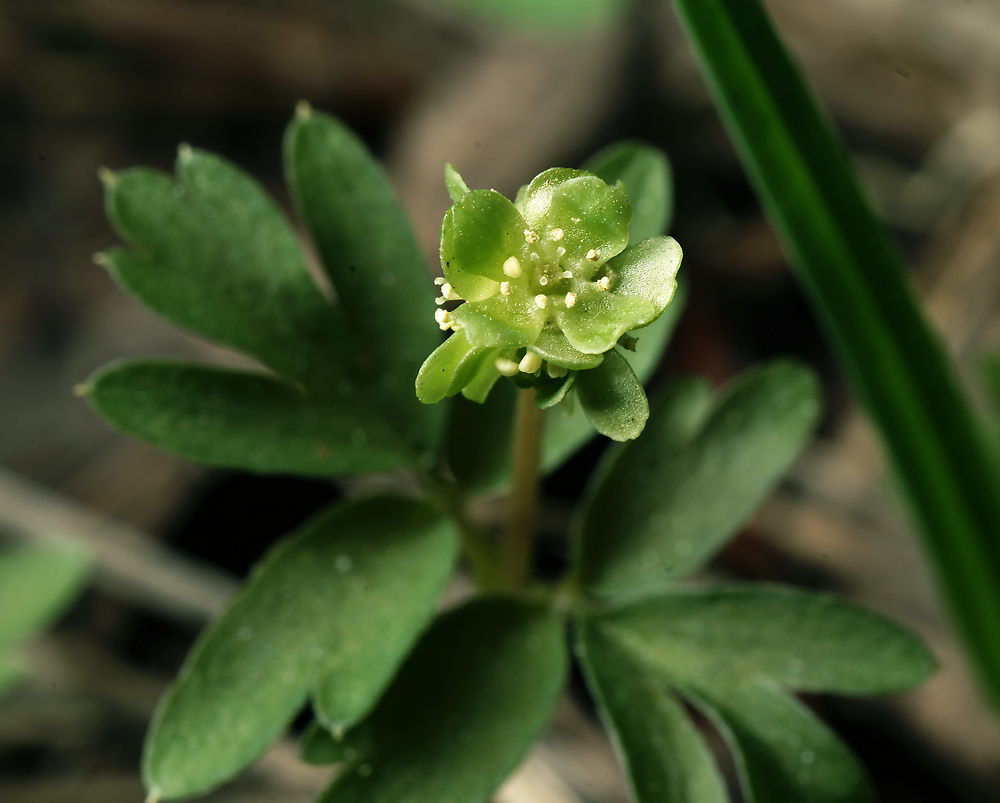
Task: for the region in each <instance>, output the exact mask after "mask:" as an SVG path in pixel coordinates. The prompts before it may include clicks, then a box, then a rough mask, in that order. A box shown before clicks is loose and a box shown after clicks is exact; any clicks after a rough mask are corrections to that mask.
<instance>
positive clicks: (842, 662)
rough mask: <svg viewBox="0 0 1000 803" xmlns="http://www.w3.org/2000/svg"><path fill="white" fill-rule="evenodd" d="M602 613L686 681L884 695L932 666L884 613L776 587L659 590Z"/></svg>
mask: <svg viewBox="0 0 1000 803" xmlns="http://www.w3.org/2000/svg"><path fill="white" fill-rule="evenodd" d="M602 621H603V622H605V623H610V624H612V625H613V626H614V627H615V629H616V630H617V631H618V632H619V633H626V634H627V639H628V641H629V643H631V644H634V645H641V644H645V645H646V646H645V647H644V648H643V654H644V656H645V660H646V661H647V662H648V663H650V664H655V665H658V666H660V667H662V671H663V672H665V673H667V674H669V675H670V676H671V677H673V678H675V679H677V680H678V681H679V682H683V683H686V684H696V683H697V682H698V679H699V678H704V677H709V676H710V677H712V678H728V679H731V680H733V681H735V680H740V679H755V678H758V679H764V680H767V681H768V682H771V683H775V684H778V685H781V686H785V687H787V688H791V689H795V690H797V691H810V692H813V691H815V692H836V693H839V694H885V693H888V692H898V691H904V690H906V689H910V688H912V687H914V686H916V685H917V684H918V683H920V682H922V681H923V680H926V678H927V677H928V676H929V675H930V673H931V672H932V670H933V669H934V659H933V658H932V657H931V655H930V653H928V651H927V648H926V647H924V645H923V644H922V643H921V641H920V639H918V638H917V637H916V636H914V635H913V634H912V633H910V632H908V631H906V630H903V629H902V628H901V627H899V626H898V625H895V624H893V623H892V622H890V621H888V620H887V619H884V618H883V617H881V616H878V615H877V614H875V613H872V612H871V611H869V610H866V609H865V608H861V607H859V606H857V605H852V604H850V603H848V602H844V601H843V600H839V599H837V598H836V597H832V596H828V595H822V594H813V593H807V592H803V591H797V590H795V589H791V588H784V587H781V586H763V585H753V586H723V587H715V588H711V589H708V590H689V591H676V592H673V593H669V594H658V595H657V596H654V597H647V598H645V599H642V600H641V601H638V602H635V603H633V604H626V605H624V606H622V607H620V608H618V609H616V610H615V611H614V613H608V614H606V615H605V616H604V617H603V619H602ZM622 638H623V639H624V638H625V637H624V636H622Z"/></svg>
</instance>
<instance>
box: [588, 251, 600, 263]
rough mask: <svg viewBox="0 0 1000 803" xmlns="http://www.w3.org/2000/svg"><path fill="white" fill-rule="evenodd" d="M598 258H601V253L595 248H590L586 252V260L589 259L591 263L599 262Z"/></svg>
mask: <svg viewBox="0 0 1000 803" xmlns="http://www.w3.org/2000/svg"><path fill="white" fill-rule="evenodd" d="M600 258H601V252H600V251H598V250H597V249H596V248H591V249H590V250H589V251H588V252H587V259H589V260H590V261H591V262H597V260H599V259H600Z"/></svg>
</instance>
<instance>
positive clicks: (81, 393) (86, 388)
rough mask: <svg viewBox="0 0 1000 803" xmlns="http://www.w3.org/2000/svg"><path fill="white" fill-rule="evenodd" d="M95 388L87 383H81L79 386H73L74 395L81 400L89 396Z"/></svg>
mask: <svg viewBox="0 0 1000 803" xmlns="http://www.w3.org/2000/svg"><path fill="white" fill-rule="evenodd" d="M92 390H93V388H92V387H91V386H90V384H88V383H87V382H80V383H79V384H76V385H73V395H74V396H76V397H77V398H79V399H82V398H85V397H86V396H89V395H90V393H91V391H92Z"/></svg>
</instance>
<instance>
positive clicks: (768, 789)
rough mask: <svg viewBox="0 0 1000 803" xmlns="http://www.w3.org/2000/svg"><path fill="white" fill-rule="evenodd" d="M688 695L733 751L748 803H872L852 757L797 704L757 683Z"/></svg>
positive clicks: (869, 790) (866, 783)
mask: <svg viewBox="0 0 1000 803" xmlns="http://www.w3.org/2000/svg"><path fill="white" fill-rule="evenodd" d="M689 696H690V697H691V698H692V700H693V701H694V702H695V703H696V704H698V705H699V707H701V708H702V709H703V710H704V711H705V713H706V714H708V715H709V717H711V719H713V720H714V722H715V725H716V727H717V728H718V729H719V730H720V731H721V732H722V735H723V737H724V738H725V739H726V742H727V743H728V744H729V747H730V749H732V751H733V752H734V753H735V755H736V766H737V769H738V771H739V776H740V784H741V785H742V787H743V790H744V792H745V794H746V795H747V797H748V798H749V799H750V800H752V801H754V803H786V802H787V801H790V800H794V801H796V803H874V800H875V796H874V793H873V791H872V787H871V784H870V782H869V780H868V777H867V775H866V774H865V771H864V768H863V767H862V766H861V764H860V763H859V762H858V760H857V758H855V756H854V755H853V754H852V753H851V751H850V750H849V749H848V747H847V746H846V745H845V744H844V743H843V742H841V741H840V740H839V739H838V738H837V736H836V735H835V734H834V733H832V732H831V731H830V730H829V728H827V727H826V726H825V725H824V724H823V723H822V722H820V721H819V720H818V719H817V718H816V717H815V716H814V715H813V714H812V713H811V712H810V711H809V710H808V709H807V708H806V707H805V706H804V705H803V704H802V703H800V702H799V701H798V700H796V699H794V698H792V697H789V696H788V695H786V694H782V693H781V692H779V691H778V690H776V689H774V688H772V687H770V686H768V685H766V684H764V683H759V682H758V683H745V684H735V685H729V686H719V687H715V688H712V689H710V690H698V691H697V692H689Z"/></svg>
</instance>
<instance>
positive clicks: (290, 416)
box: [84, 361, 419, 476]
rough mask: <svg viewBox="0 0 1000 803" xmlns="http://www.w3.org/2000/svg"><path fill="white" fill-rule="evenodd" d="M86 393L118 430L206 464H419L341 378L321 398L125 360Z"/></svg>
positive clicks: (334, 470) (311, 470) (228, 373)
mask: <svg viewBox="0 0 1000 803" xmlns="http://www.w3.org/2000/svg"><path fill="white" fill-rule="evenodd" d="M84 395H85V396H86V398H87V400H88V401H89V402H90V404H91V405H92V406H93V407H94V409H95V410H96V411H97V412H98V413H100V415H101V416H103V417H104V418H105V419H106V420H108V421H109V422H110V423H112V424H113V425H114V426H116V427H117V428H118V429H120V430H122V431H124V432H126V433H128V434H130V435H133V436H135V437H137V438H141V439H143V440H145V441H147V442H149V443H152V444H153V445H155V446H159V447H160V448H162V449H165V450H167V451H169V452H172V453H174V454H177V455H180V456H182V457H186V458H188V459H190V460H196V461H198V462H200V463H204V464H206V465H210V466H221V467H235V468H240V469H243V470H245V471H256V472H279V473H290V474H301V475H305V476H330V475H332V474H343V473H348V472H367V471H386V470H389V469H393V468H398V467H400V466H403V465H412V464H414V463H415V462H416V461H417V460H418V459H419V458H418V457H417V456H416V455H414V454H413V452H412V440H404V439H403V438H402V437H401V436H400V433H399V432H398V431H396V430H395V429H393V428H391V423H392V422H390V421H387V420H386V419H385V417H384V416H383V415H382V414H381V412H380V411H379V410H378V409H376V408H373V407H372V406H371V405H369V404H367V401H366V398H367V396H366V393H365V392H364V391H363V390H362V389H359V388H357V387H356V386H355V385H354V384H353V383H351V382H349V381H347V380H344V381H342V382H341V383H340V384H339V385H338V388H337V392H336V395H332V396H322V397H321V396H318V395H317V394H315V393H314V392H312V391H310V390H308V389H305V388H303V387H301V386H296V385H293V384H291V383H289V382H286V381H283V380H281V379H279V378H277V377H271V376H266V375H264V374H259V373H252V372H247V371H234V370H228V369H222V368H211V367H208V366H200V365H188V364H184V363H172V362H154V361H133V362H124V363H117V364H112V365H111V366H109V367H106V368H104V369H103V370H101V371H100V372H98V373H97V374H96V375H95V376H93V377H91V379H90V380H89V381H88V384H87V385H86V386H85V388H84ZM410 434H412V435H414V438H416V437H419V435H418V434H417V433H410Z"/></svg>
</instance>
